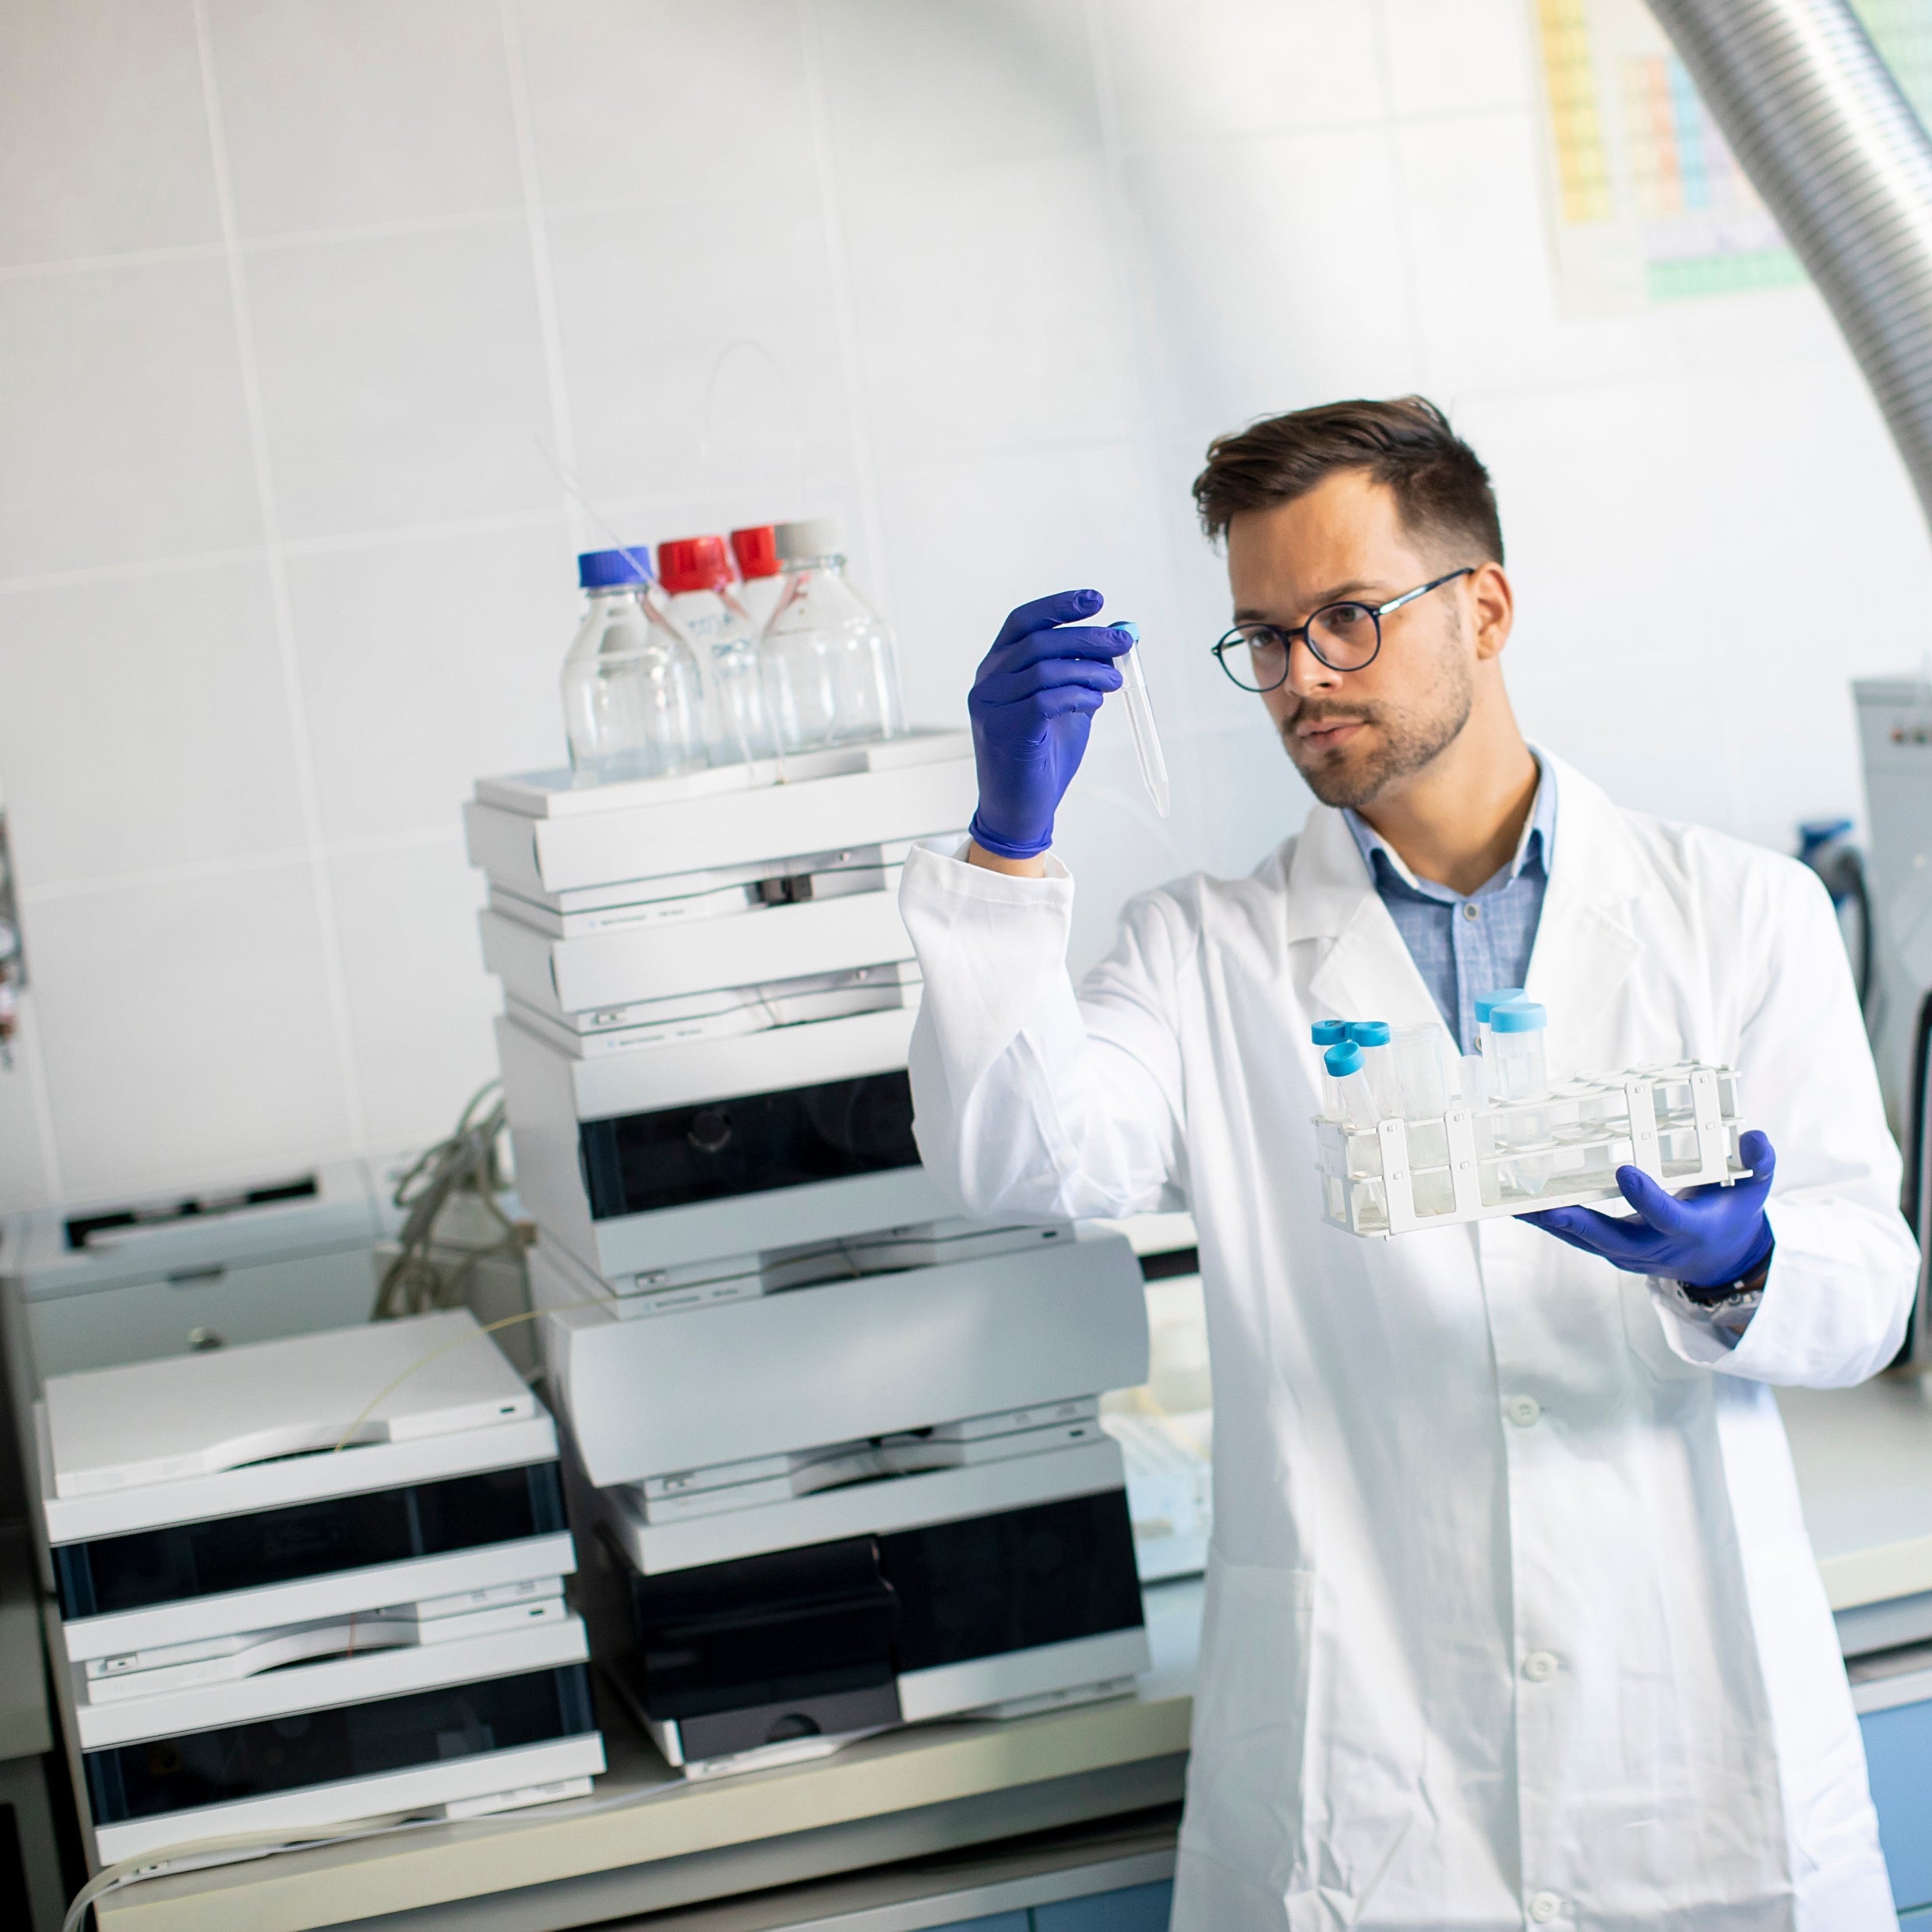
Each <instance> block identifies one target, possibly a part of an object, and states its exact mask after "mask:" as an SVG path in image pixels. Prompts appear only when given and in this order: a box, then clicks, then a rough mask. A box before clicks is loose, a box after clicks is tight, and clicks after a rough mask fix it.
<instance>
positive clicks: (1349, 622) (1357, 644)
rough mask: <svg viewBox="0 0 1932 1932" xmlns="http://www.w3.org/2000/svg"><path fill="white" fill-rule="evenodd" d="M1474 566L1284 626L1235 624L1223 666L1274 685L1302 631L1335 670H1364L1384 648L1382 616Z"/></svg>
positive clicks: (1266, 687)
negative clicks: (1376, 600) (1387, 596)
mask: <svg viewBox="0 0 1932 1932" xmlns="http://www.w3.org/2000/svg"><path fill="white" fill-rule="evenodd" d="M1475 568H1476V566H1475V565H1474V564H1472V563H1465V565H1464V566H1462V568H1461V569H1460V570H1451V571H1449V572H1448V573H1446V574H1445V575H1444V576H1439V577H1436V578H1433V579H1432V580H1430V582H1429V583H1419V584H1418V585H1417V586H1416V588H1415V589H1414V590H1412V591H1404V592H1403V593H1402V594H1401V596H1400V597H1392V598H1390V599H1389V601H1387V603H1386V604H1359V603H1357V602H1356V601H1354V600H1353V599H1352V598H1350V599H1349V600H1348V601H1346V602H1344V603H1340V604H1324V605H1323V606H1322V607H1321V608H1320V610H1318V611H1317V612H1315V614H1314V615H1313V616H1312V617H1311V618H1310V619H1309V620H1308V622H1306V623H1305V624H1297V625H1296V626H1295V628H1294V629H1292V630H1284V629H1282V626H1280V625H1278V624H1237V625H1236V626H1235V627H1234V629H1232V630H1231V631H1229V633H1228V634H1227V636H1225V637H1223V638H1222V640H1220V642H1219V643H1217V644H1216V645H1215V658H1216V659H1217V660H1218V661H1219V663H1220V665H1221V668H1222V670H1223V671H1225V672H1227V674H1228V675H1229V677H1230V678H1232V679H1233V680H1234V681H1235V682H1236V684H1238V685H1239V686H1240V687H1241V688H1242V689H1243V690H1244V691H1272V690H1273V689H1274V688H1275V686H1277V685H1278V684H1280V683H1281V682H1282V679H1285V677H1286V676H1287V675H1288V661H1289V656H1290V654H1292V651H1293V650H1294V647H1295V640H1296V638H1297V637H1299V638H1300V639H1301V640H1303V643H1306V645H1307V647H1308V648H1309V649H1310V650H1311V651H1312V652H1313V654H1314V655H1315V657H1316V658H1317V660H1318V661H1320V662H1321V663H1323V664H1325V665H1327V667H1328V668H1329V669H1330V670H1331V671H1363V670H1366V668H1368V666H1369V665H1372V664H1373V663H1374V661H1375V657H1376V653H1377V651H1379V650H1380V649H1381V648H1382V619H1384V618H1385V617H1386V616H1387V615H1388V614H1389V612H1391V611H1399V610H1400V609H1401V608H1402V606H1403V605H1405V604H1412V603H1414V602H1415V601H1416V598H1419V597H1426V596H1427V595H1428V594H1429V593H1430V591H1440V589H1441V588H1442V587H1443V586H1444V584H1445V583H1454V581H1455V580H1456V579H1457V578H1458V577H1466V576H1474V575H1475Z"/></svg>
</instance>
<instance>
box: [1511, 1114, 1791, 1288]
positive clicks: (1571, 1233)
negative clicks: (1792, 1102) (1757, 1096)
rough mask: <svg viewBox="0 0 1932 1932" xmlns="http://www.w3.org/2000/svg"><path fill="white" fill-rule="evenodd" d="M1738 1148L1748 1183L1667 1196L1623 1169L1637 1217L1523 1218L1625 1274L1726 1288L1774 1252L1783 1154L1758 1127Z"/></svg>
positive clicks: (1549, 1213) (1578, 1211) (1550, 1213)
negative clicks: (1774, 1207) (1774, 1187)
mask: <svg viewBox="0 0 1932 1932" xmlns="http://www.w3.org/2000/svg"><path fill="white" fill-rule="evenodd" d="M1737 1151H1738V1152H1739V1153H1740V1155H1743V1158H1744V1160H1745V1161H1746V1162H1747V1163H1748V1164H1749V1165H1750V1170H1751V1171H1750V1178H1749V1179H1747V1180H1741V1181H1734V1182H1733V1183H1732V1184H1731V1185H1730V1186H1729V1187H1725V1186H1719V1185H1715V1184H1714V1185H1712V1186H1708V1187H1694V1188H1692V1189H1691V1190H1690V1193H1687V1194H1685V1195H1683V1197H1678V1196H1677V1195H1675V1194H1671V1193H1666V1192H1665V1190H1663V1189H1662V1187H1660V1186H1658V1184H1657V1183H1656V1182H1655V1181H1654V1180H1652V1179H1651V1178H1650V1176H1648V1174H1646V1173H1645V1172H1644V1171H1643V1169H1641V1168H1638V1167H1620V1168H1619V1169H1617V1170H1616V1185H1617V1186H1618V1188H1619V1189H1620V1190H1621V1191H1622V1193H1623V1196H1624V1199H1625V1200H1627V1201H1628V1202H1629V1203H1630V1204H1631V1206H1632V1207H1634V1208H1635V1209H1636V1210H1637V1214H1636V1217H1635V1218H1634V1219H1632V1220H1629V1221H1620V1220H1617V1219H1615V1218H1613V1217H1612V1216H1610V1215H1599V1214H1598V1213H1596V1212H1595V1211H1594V1210H1593V1209H1591V1208H1588V1207H1550V1208H1546V1209H1545V1210H1544V1211H1543V1212H1542V1213H1541V1214H1539V1215H1524V1216H1523V1219H1524V1220H1525V1221H1532V1222H1535V1224H1536V1225H1537V1226H1538V1227H1539V1228H1543V1229H1547V1230H1548V1231H1549V1232H1550V1233H1551V1234H1553V1235H1554V1236H1556V1237H1557V1239H1558V1240H1559V1241H1567V1242H1568V1243H1570V1245H1571V1246H1572V1247H1573V1248H1581V1249H1582V1250H1583V1251H1584V1253H1585V1254H1595V1255H1600V1256H1601V1257H1602V1258H1603V1259H1604V1260H1606V1261H1608V1262H1609V1264H1611V1265H1612V1266H1613V1267H1620V1268H1622V1269H1624V1270H1625V1271H1627V1273H1630V1274H1660V1275H1662V1276H1664V1277H1665V1278H1666V1279H1667V1280H1669V1281H1673V1282H1683V1285H1684V1286H1685V1287H1686V1288H1722V1287H1724V1286H1726V1285H1727V1284H1729V1283H1730V1282H1735V1281H1738V1280H1740V1279H1742V1278H1743V1277H1744V1276H1745V1275H1747V1274H1750V1271H1752V1270H1753V1269H1754V1268H1755V1267H1757V1265H1758V1264H1760V1263H1761V1262H1762V1261H1763V1260H1765V1258H1766V1257H1767V1256H1768V1255H1769V1254H1770V1253H1771V1222H1770V1221H1769V1220H1768V1218H1766V1216H1765V1196H1766V1195H1767V1194H1768V1193H1770V1192H1771V1179H1772V1174H1773V1173H1774V1172H1775V1171H1776V1169H1777V1165H1778V1157H1777V1155H1775V1153H1773V1152H1772V1145H1771V1142H1770V1141H1769V1140H1768V1138H1767V1137H1765V1135H1763V1134H1761V1133H1757V1132H1756V1131H1755V1130H1753V1131H1752V1132H1751V1133H1747V1134H1746V1135H1745V1136H1744V1137H1743V1139H1742V1140H1741V1141H1739V1143H1738V1148H1737Z"/></svg>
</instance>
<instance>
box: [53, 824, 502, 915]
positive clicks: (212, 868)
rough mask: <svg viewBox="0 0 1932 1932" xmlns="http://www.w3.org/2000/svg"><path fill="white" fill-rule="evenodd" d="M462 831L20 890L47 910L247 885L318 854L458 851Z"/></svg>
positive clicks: (284, 849)
mask: <svg viewBox="0 0 1932 1932" xmlns="http://www.w3.org/2000/svg"><path fill="white" fill-rule="evenodd" d="M463 842H464V832H463V827H461V825H460V824H459V823H456V822H455V821H453V820H452V821H451V822H450V823H447V824H436V825H409V826H401V827H397V829H396V830H393V831H388V832H368V833H364V834H361V835H360V836H358V837H353V838H325V839H324V840H323V841H322V842H321V844H320V845H319V848H318V847H316V846H312V845H282V846H276V847H273V848H270V850H269V851H261V852H239V853H236V854H234V855H232V856H231V857H228V858H192V859H185V860H183V861H182V862H179V863H178V864H175V865H171V866H142V867H139V868H138V869H136V870H134V871H132V872H114V873H89V874H86V875H85V876H81V877H78V878H73V879H50V880H46V881H44V883H41V884H39V885H32V886H24V887H22V888H21V890H20V903H21V904H23V905H28V906H37V905H48V904H53V903H55V901H60V900H64V899H88V898H93V897H97V896H99V895H100V894H104V893H114V892H134V891H139V890H143V889H145V888H147V887H154V886H180V885H189V884H192V883H197V882H199V881H201V880H210V879H243V878H246V877H248V876H249V875H250V874H251V873H261V872H281V871H285V870H287V869H289V868H291V867H293V866H308V865H310V864H312V863H313V862H314V861H315V858H316V854H317V851H319V852H320V854H321V855H322V856H323V858H326V859H337V858H368V857H370V856H372V855H375V854H378V853H382V852H403V851H434V850H435V848H437V847H439V846H446V847H452V848H460V846H461V845H462V844H463Z"/></svg>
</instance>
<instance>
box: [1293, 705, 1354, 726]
mask: <svg viewBox="0 0 1932 1932" xmlns="http://www.w3.org/2000/svg"><path fill="white" fill-rule="evenodd" d="M1376 716H1377V711H1376V707H1374V706H1373V704H1309V703H1303V704H1298V705H1296V707H1295V708H1294V710H1292V711H1291V712H1289V714H1288V717H1286V719H1285V721H1284V722H1283V729H1287V728H1289V727H1290V726H1292V725H1296V724H1316V725H1324V724H1369V723H1371V722H1372V721H1373V720H1374V719H1375V717H1376Z"/></svg>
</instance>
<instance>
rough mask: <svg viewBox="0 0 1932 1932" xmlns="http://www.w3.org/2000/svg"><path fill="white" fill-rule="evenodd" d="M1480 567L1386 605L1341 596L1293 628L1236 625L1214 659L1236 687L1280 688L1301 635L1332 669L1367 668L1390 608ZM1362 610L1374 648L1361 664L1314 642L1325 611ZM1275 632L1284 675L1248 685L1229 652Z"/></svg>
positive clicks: (1448, 575) (1433, 581)
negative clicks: (1343, 660)
mask: <svg viewBox="0 0 1932 1932" xmlns="http://www.w3.org/2000/svg"><path fill="white" fill-rule="evenodd" d="M1480 568H1481V566H1479V565H1477V564H1473V563H1465V564H1464V565H1463V566H1462V567H1461V569H1457V570H1448V571H1445V572H1444V573H1443V575H1442V576H1439V577H1432V578H1430V580H1429V581H1428V582H1427V583H1419V584H1417V585H1416V587H1415V589H1414V590H1412V591H1404V592H1403V593H1402V594H1401V596H1400V597H1392V598H1390V599H1389V601H1387V603H1386V604H1364V603H1363V601H1361V599H1360V598H1353V597H1349V598H1340V599H1338V601H1336V602H1334V603H1333V604H1324V605H1323V606H1322V607H1321V609H1320V610H1319V611H1313V612H1310V614H1309V618H1308V622H1306V623H1305V624H1297V625H1296V626H1295V627H1294V629H1292V630H1287V629H1283V628H1282V626H1280V625H1278V624H1247V625H1242V624H1236V626H1234V628H1233V629H1232V630H1230V631H1229V632H1228V633H1227V634H1226V635H1225V636H1223V637H1222V638H1220V639H1219V640H1218V641H1217V642H1216V643H1215V647H1214V652H1215V663H1217V664H1218V665H1220V667H1221V668H1222V670H1223V671H1225V672H1227V674H1228V679H1229V682H1230V683H1231V684H1232V685H1233V686H1235V688H1236V689H1237V690H1240V691H1252V692H1256V693H1267V692H1270V691H1278V690H1279V689H1281V688H1282V686H1283V685H1284V684H1285V683H1286V682H1287V681H1288V667H1289V665H1290V664H1291V663H1292V662H1293V661H1294V657H1295V640H1296V638H1298V637H1299V639H1300V640H1302V642H1303V643H1305V644H1306V646H1307V647H1308V648H1309V651H1310V654H1311V655H1312V656H1313V658H1314V659H1315V661H1316V662H1317V663H1318V664H1322V665H1327V668H1329V669H1330V670H1331V671H1334V672H1340V673H1341V674H1342V675H1347V674H1348V673H1349V672H1351V671H1366V670H1367V669H1368V668H1369V666H1370V665H1372V664H1373V663H1374V662H1375V661H1376V659H1377V658H1379V657H1380V656H1381V654H1382V619H1384V618H1385V617H1386V616H1387V615H1388V614H1389V613H1390V612H1391V611H1399V610H1400V609H1401V608H1402V606H1403V605H1405V604H1413V603H1414V602H1415V601H1416V598H1419V597H1426V596H1427V595H1428V594H1429V593H1430V591H1440V589H1441V588H1442V587H1443V586H1444V584H1445V583H1454V581H1455V580H1456V579H1457V578H1458V577H1468V576H1475V573H1476V572H1477V570H1478V569H1480ZM1340 610H1363V611H1366V612H1368V614H1369V622H1370V623H1372V624H1373V626H1375V648H1374V649H1373V650H1372V651H1370V653H1369V654H1368V655H1367V656H1366V658H1363V660H1362V661H1361V662H1360V663H1359V664H1353V665H1338V664H1336V663H1334V662H1333V661H1331V659H1329V658H1325V657H1324V656H1323V654H1322V649H1321V647H1320V645H1319V644H1318V643H1316V642H1315V639H1314V635H1313V626H1314V625H1315V623H1316V622H1317V619H1319V618H1320V617H1321V615H1323V613H1324V612H1327V611H1340ZM1260 631H1269V632H1272V633H1273V634H1274V636H1275V637H1276V638H1277V639H1278V640H1279V641H1280V643H1281V646H1282V675H1280V676H1279V677H1278V678H1277V679H1275V680H1274V682H1273V683H1272V684H1247V683H1244V682H1243V681H1242V680H1241V679H1239V678H1238V677H1237V676H1236V675H1235V673H1234V672H1233V671H1232V670H1231V669H1229V664H1228V656H1227V654H1228V653H1229V650H1232V649H1233V648H1235V647H1236V646H1237V645H1238V646H1239V647H1240V648H1241V649H1242V650H1247V649H1249V648H1250V645H1251V642H1252V640H1253V635H1254V633H1257V632H1260Z"/></svg>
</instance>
